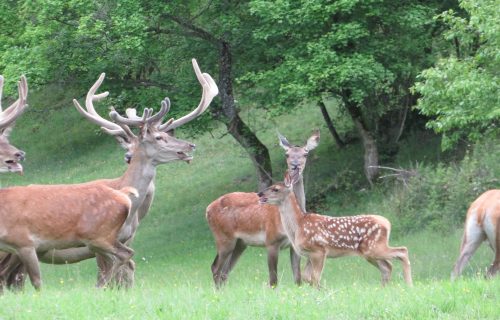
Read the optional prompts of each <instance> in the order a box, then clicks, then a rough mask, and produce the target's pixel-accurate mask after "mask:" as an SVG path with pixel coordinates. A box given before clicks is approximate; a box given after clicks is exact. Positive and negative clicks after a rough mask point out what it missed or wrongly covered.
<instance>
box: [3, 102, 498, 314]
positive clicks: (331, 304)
mask: <svg viewBox="0 0 500 320" xmlns="http://www.w3.org/2000/svg"><path fill="white" fill-rule="evenodd" d="M30 98H31V96H30ZM33 99H34V100H33V101H30V104H31V105H34V104H36V103H37V100H36V97H35V98H33ZM34 110H37V109H36V108H34ZM30 112H31V113H30ZM30 112H28V114H26V115H24V116H23V118H22V119H21V120H20V121H19V124H18V126H17V127H16V128H15V131H14V133H13V137H12V141H13V142H14V143H15V144H16V145H18V146H19V147H20V148H23V149H24V150H26V151H27V156H28V158H27V160H26V162H25V170H26V174H25V176H22V177H21V176H14V175H2V176H0V179H1V181H2V185H3V186H4V187H5V186H10V185H26V184H30V183H78V182H83V181H88V180H92V179H97V178H102V177H115V176H119V175H120V174H121V173H123V172H124V171H125V169H126V165H125V164H124V162H123V160H122V158H123V151H122V150H120V148H119V147H117V146H116V143H115V142H114V141H113V139H112V138H110V137H107V136H106V135H102V134H100V133H98V131H97V130H96V128H95V127H93V126H92V125H91V124H88V123H87V121H85V120H83V119H82V118H81V117H80V116H79V115H78V114H77V112H76V111H75V110H74V109H73V107H72V106H71V104H70V103H69V100H68V104H67V107H65V108H60V109H57V112H51V113H50V114H49V115H47V116H46V118H44V119H45V120H43V122H40V120H39V119H40V117H39V116H38V114H36V112H34V111H30ZM245 116H246V117H247V119H250V120H251V119H252V117H256V116H258V115H256V114H252V113H251V114H247V115H245ZM256 123H257V122H256ZM305 124H307V125H305ZM276 126H277V127H279V129H280V131H281V132H282V133H284V134H285V135H287V137H288V138H289V140H290V141H292V142H293V143H303V142H305V140H306V139H307V137H308V136H309V135H310V133H311V130H312V129H313V128H316V127H319V128H320V129H321V130H322V134H323V135H322V138H321V142H320V146H319V147H318V148H317V149H316V150H315V151H314V154H313V155H312V157H310V159H309V160H308V161H309V163H308V168H307V170H306V179H305V181H306V192H307V193H308V197H310V201H315V200H317V201H316V202H317V205H316V209H318V210H320V212H321V213H326V214H335V215H347V214H355V213H360V212H376V213H379V214H383V215H387V216H389V217H390V218H391V220H392V222H393V231H394V232H393V239H391V244H392V245H394V246H396V245H405V246H407V247H408V249H409V252H410V259H411V261H412V267H413V276H414V280H415V287H414V288H408V287H407V286H405V285H404V282H403V280H402V271H401V266H400V264H399V263H398V262H397V261H396V262H395V263H394V273H393V280H392V282H391V284H390V285H389V286H388V287H386V288H381V287H380V275H379V272H378V271H377V270H376V269H375V268H373V267H372V266H371V265H369V264H368V263H366V262H365V261H364V260H363V259H359V258H343V259H336V260H329V261H327V263H326V267H325V271H324V275H323V279H322V286H323V288H322V289H321V290H316V289H313V288H311V287H309V286H301V287H296V286H295V285H294V284H293V280H292V279H293V278H292V274H291V270H290V264H289V261H288V260H289V259H288V252H287V251H283V252H282V253H281V255H280V264H279V279H280V284H279V286H278V288H276V289H270V288H268V286H267V278H268V274H267V263H266V253H265V250H263V249H261V248H249V249H248V250H247V251H246V252H245V253H244V254H243V257H242V258H241V260H240V262H239V263H238V265H237V266H236V268H235V270H234V271H233V272H232V273H231V275H230V279H229V283H228V284H227V286H225V287H224V288H223V289H221V290H215V289H214V288H213V284H212V278H211V272H210V265H211V263H212V261H213V258H214V256H215V247H214V243H213V239H212V235H211V233H210V231H209V229H208V226H207V224H206V221H205V217H204V214H205V208H206V206H207V205H208V204H209V203H210V202H211V201H212V200H214V199H215V198H217V197H218V196H220V195H222V194H224V193H227V192H231V191H254V190H255V187H256V184H257V183H256V181H255V180H254V178H253V176H254V171H253V167H252V164H251V162H250V161H249V159H248V157H247V156H246V155H245V152H244V150H243V149H241V148H240V147H239V146H238V145H237V144H236V143H235V142H234V141H233V140H232V139H231V138H230V137H228V136H225V135H224V134H223V131H222V130H214V131H213V132H211V133H207V134H205V135H203V136H198V137H195V138H194V142H196V144H197V146H198V150H197V152H196V157H195V160H194V162H193V163H192V164H191V165H186V164H184V163H171V164H167V165H163V166H160V167H159V169H158V175H157V180H156V184H157V192H156V198H155V201H154V204H153V206H152V208H151V211H150V214H149V216H148V217H146V219H145V220H144V221H143V223H142V224H141V226H140V228H139V230H138V232H137V235H136V238H135V242H134V243H133V245H132V247H133V248H134V249H135V252H136V253H135V257H134V260H135V261H136V265H137V273H136V284H135V286H134V288H132V289H130V290H121V291H120V290H97V289H95V288H94V287H93V286H94V283H95V278H96V266H95V261H94V260H88V261H84V262H82V263H79V264H74V265H62V266H52V265H42V277H43V281H44V287H43V290H42V291H41V292H35V291H34V290H33V289H32V287H31V286H30V285H29V283H27V286H26V289H25V290H24V291H23V292H20V293H12V292H6V293H5V294H4V295H2V296H0V319H40V318H46V319H96V318H97V319H127V318H140V319H260V318H263V319H305V318H307V319H366V318H373V319H392V318H394V319H396V318H397V319H436V318H438V319H458V318H462V319H479V318H481V319H488V318H490V319H497V318H498V316H499V309H498V299H499V293H500V290H499V289H500V281H499V279H498V278H497V279H495V280H493V281H484V280H483V275H484V272H485V268H486V267H487V266H488V264H489V261H490V260H491V251H490V250H489V249H488V248H486V247H483V248H481V249H480V250H479V252H478V253H477V254H476V256H475V257H474V258H473V260H472V261H471V263H470V264H469V266H468V267H467V269H466V271H465V275H464V277H463V279H461V280H459V281H457V282H454V283H450V282H449V280H448V278H449V273H450V271H451V268H452V265H453V262H454V260H455V258H456V256H457V255H458V246H459V243H460V234H461V232H460V230H457V231H447V232H436V231H432V230H427V231H421V232H416V233H412V234H410V235H407V234H405V233H404V232H403V231H402V230H403V229H402V225H401V223H400V222H399V221H398V220H397V214H396V213H394V212H393V211H392V209H391V208H392V207H391V206H390V205H388V204H387V202H386V199H387V193H386V189H384V188H382V189H376V190H368V189H366V186H365V185H364V183H363V182H359V181H361V179H362V173H361V168H362V166H361V164H362V152H360V151H361V149H360V146H359V145H352V146H349V147H348V148H346V149H345V150H338V149H337V148H336V147H335V146H334V143H333V141H332V139H331V138H330V137H329V135H328V134H327V130H326V128H324V127H323V120H322V118H321V114H320V112H319V111H318V110H316V109H311V108H309V107H304V108H302V109H300V110H298V111H297V112H294V113H291V114H288V115H285V116H283V117H280V118H279V119H276V120H275V125H269V126H265V127H261V128H257V129H258V135H259V138H261V139H262V141H263V142H264V143H265V144H266V145H268V146H270V152H271V156H272V159H273V167H274V170H275V172H276V176H280V174H281V173H282V171H283V168H284V160H283V155H282V154H283V152H282V150H281V148H280V147H279V146H278V143H277V138H276V134H275V128H274V127H276ZM178 134H179V135H180V136H181V138H182V130H179V132H178ZM436 146H438V144H436ZM432 152H436V151H432ZM432 152H431V153H432ZM401 165H402V166H404V165H407V163H402V164H401ZM325 186H328V187H327V188H325ZM325 189H326V191H325ZM316 195H321V197H319V198H317V199H316V198H314V197H315V196H316Z"/></svg>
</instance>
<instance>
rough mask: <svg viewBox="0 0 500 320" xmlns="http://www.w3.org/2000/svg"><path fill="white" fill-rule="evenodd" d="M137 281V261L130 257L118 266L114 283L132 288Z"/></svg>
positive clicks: (120, 286) (121, 286) (117, 285)
mask: <svg viewBox="0 0 500 320" xmlns="http://www.w3.org/2000/svg"><path fill="white" fill-rule="evenodd" d="M134 282H135V262H134V261H133V260H132V259H130V260H129V261H127V262H126V263H125V264H124V265H122V266H121V267H119V268H118V270H117V271H116V273H115V276H114V278H113V284H114V285H116V287H118V288H131V287H133V286H134Z"/></svg>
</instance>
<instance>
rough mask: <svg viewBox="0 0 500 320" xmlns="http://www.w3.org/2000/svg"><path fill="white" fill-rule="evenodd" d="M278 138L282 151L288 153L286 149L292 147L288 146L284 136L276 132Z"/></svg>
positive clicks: (288, 143)
mask: <svg viewBox="0 0 500 320" xmlns="http://www.w3.org/2000/svg"><path fill="white" fill-rule="evenodd" d="M278 138H279V140H280V146H281V147H282V148H283V149H285V150H287V151H288V149H289V148H291V147H292V146H291V145H290V142H288V140H287V139H286V138H285V136H283V135H282V134H281V133H279V132H278Z"/></svg>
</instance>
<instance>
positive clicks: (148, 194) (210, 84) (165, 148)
mask: <svg viewBox="0 0 500 320" xmlns="http://www.w3.org/2000/svg"><path fill="white" fill-rule="evenodd" d="M192 64H193V69H194V71H195V74H196V77H197V79H198V81H199V82H200V84H201V86H202V89H203V91H202V97H201V100H200V103H199V105H198V106H197V107H196V108H195V109H194V110H193V111H191V112H190V113H189V114H187V115H185V116H183V117H181V118H179V119H176V120H174V119H170V120H168V121H166V122H165V123H162V119H163V118H164V117H165V115H166V114H167V113H168V111H169V109H170V101H169V100H168V98H166V99H165V100H164V101H162V103H161V110H160V111H159V112H158V113H157V114H155V115H153V114H152V109H145V111H144V114H143V116H141V117H139V116H137V114H136V111H135V110H134V109H127V110H126V117H123V116H120V115H119V114H118V113H117V112H116V111H112V112H111V113H110V117H111V118H112V119H113V121H114V122H111V121H109V120H106V119H105V118H103V117H101V116H100V115H99V114H98V113H97V112H96V110H95V108H94V105H93V102H95V101H99V100H101V99H103V98H105V97H106V96H107V95H108V92H103V93H99V94H96V92H97V90H98V89H99V87H100V85H101V84H102V82H103V81H104V74H102V75H101V76H100V77H99V79H98V80H97V81H96V83H95V84H94V85H93V86H92V87H91V88H90V89H89V91H88V93H87V97H86V100H85V109H84V108H82V107H81V106H80V104H79V103H78V102H77V101H76V100H73V102H74V104H75V107H76V108H77V110H78V111H79V112H80V113H81V114H82V115H83V116H84V117H85V118H86V119H87V120H89V121H91V122H92V123H95V124H97V125H99V126H100V127H101V129H102V130H104V131H105V132H106V133H108V134H110V135H112V136H114V137H115V138H116V139H117V140H118V142H119V143H120V144H121V145H122V146H123V147H124V148H125V149H126V150H127V156H126V160H127V162H129V166H128V168H127V170H126V172H125V173H124V174H123V176H121V177H119V178H116V179H103V180H97V181H92V182H88V184H91V185H94V184H102V185H105V186H108V187H111V188H113V189H117V190H119V189H121V188H123V187H125V186H132V187H134V188H135V189H137V191H138V192H139V197H138V198H137V199H134V200H133V202H132V209H131V219H127V221H126V223H125V224H124V225H123V227H122V228H121V230H120V233H119V240H120V242H122V243H123V244H125V245H130V243H131V242H132V240H133V238H134V236H135V231H136V230H137V227H138V225H139V222H140V220H141V219H143V218H144V217H145V216H146V215H147V213H148V211H149V208H150V206H151V203H152V201H153V197H154V191H155V187H154V180H155V176H156V166H158V165H160V164H163V163H168V162H172V161H177V160H181V161H186V162H190V161H191V160H192V159H193V157H192V155H191V154H190V153H191V152H192V151H194V149H195V145H194V144H192V143H190V142H187V141H184V140H180V139H177V138H175V137H173V136H172V135H171V132H172V131H173V130H174V129H176V128H178V127H180V126H182V125H183V124H185V123H187V122H189V121H192V120H193V119H195V118H197V117H198V116H199V115H200V114H202V113H203V112H204V111H205V110H206V109H207V108H208V106H209V105H210V103H211V101H212V99H213V98H214V97H215V96H216V95H217V94H218V88H217V85H216V84H215V81H214V80H213V79H212V77H211V76H210V75H209V74H207V73H202V72H201V70H200V68H199V66H198V64H197V62H196V60H195V59H193V60H192ZM131 128H138V130H139V134H138V135H136V134H134V133H133V132H132V130H131ZM37 253H38V256H39V259H40V261H42V262H45V263H51V264H66V263H76V262H79V261H82V260H85V259H90V258H93V257H95V254H94V253H93V252H92V251H90V250H89V249H88V248H86V247H80V246H74V247H72V248H68V249H61V250H54V249H52V250H47V251H45V252H37ZM98 263H99V267H100V269H102V270H109V269H111V268H113V267H114V265H113V264H110V263H109V262H107V261H103V259H101V258H99V257H98ZM9 270H11V271H10V272H9ZM134 271H135V265H134V262H133V261H132V260H129V261H128V262H127V263H126V264H125V265H122V266H121V267H119V268H118V271H117V273H116V277H115V279H114V280H115V281H116V284H117V285H119V286H127V287H129V286H132V285H133V281H134ZM23 272H24V269H23V267H22V264H21V263H20V261H19V259H17V257H15V256H12V255H8V256H5V257H4V258H3V259H2V260H1V261H0V281H2V278H3V279H4V281H5V282H7V283H8V286H9V287H14V288H19V287H22V284H23V279H24V277H23V274H24V273H23Z"/></svg>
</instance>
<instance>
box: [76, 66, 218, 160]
mask: <svg viewBox="0 0 500 320" xmlns="http://www.w3.org/2000/svg"><path fill="white" fill-rule="evenodd" d="M192 63H193V69H194V71H195V73H196V77H197V78H198V81H199V82H200V84H201V86H202V88H203V92H202V97H201V101H200V103H199V105H198V107H197V108H196V109H194V110H193V111H192V112H190V113H189V114H187V115H185V116H183V117H181V118H179V119H177V120H174V119H170V120H168V121H166V122H164V123H163V117H164V116H165V115H166V114H167V113H168V111H169V110H170V100H169V99H168V98H165V99H164V100H163V101H162V102H161V108H160V111H159V112H157V113H156V114H153V109H149V108H146V109H144V112H143V114H142V116H138V115H137V111H136V110H135V109H127V110H126V112H125V116H122V115H120V114H119V113H118V112H117V111H116V110H114V109H113V110H112V111H111V112H110V114H109V116H110V118H111V119H112V120H113V122H112V121H109V120H106V119H104V118H102V117H101V116H100V115H99V114H98V113H97V112H96V111H95V108H94V106H93V102H94V101H99V100H101V99H103V98H105V97H107V96H108V94H109V93H108V92H103V93H100V94H96V91H97V89H98V88H99V86H100V85H101V84H102V82H103V80H104V77H105V74H104V73H103V74H101V76H100V77H99V79H98V80H97V81H96V83H95V84H94V85H93V86H92V87H91V88H90V90H89V92H88V93H87V97H86V100H85V107H86V109H83V108H82V107H81V106H80V104H79V103H78V101H77V100H73V102H74V104H75V107H76V109H77V110H78V111H79V112H80V113H81V114H82V115H83V116H84V117H86V118H87V119H88V120H90V121H91V122H93V123H95V124H97V125H100V126H101V129H102V130H104V131H105V132H106V133H108V134H110V135H112V136H114V137H115V138H116V139H117V140H118V142H119V143H120V145H121V146H122V147H123V148H124V149H125V150H127V152H126V154H125V160H126V161H127V162H130V161H131V159H132V158H133V157H135V156H136V155H137V154H138V153H141V155H143V156H145V157H146V158H147V159H149V161H151V162H152V163H153V164H154V165H158V164H160V163H166V162H170V161H175V160H182V161H186V162H188V163H189V162H190V161H191V160H192V159H193V156H192V155H191V152H193V151H194V149H195V147H196V146H195V145H194V144H192V143H190V142H187V141H184V140H181V139H177V138H175V137H174V136H173V135H172V134H171V133H172V132H173V130H174V129H175V128H177V127H179V126H181V125H183V124H185V123H187V122H189V121H191V120H193V119H195V118H196V117H198V116H199V115H200V114H202V113H203V112H204V111H205V110H206V109H207V107H208V106H209V105H210V102H211V101H212V99H213V98H214V97H215V96H216V95H217V94H218V93H219V90H218V88H217V85H216V84H215V81H214V80H213V79H212V77H211V76H210V75H209V74H207V73H202V72H201V71H200V68H199V66H198V64H197V62H196V60H195V59H193V60H192ZM131 127H132V128H138V129H139V133H138V134H137V135H136V134H134V133H133V132H132V130H131V129H130V128H131Z"/></svg>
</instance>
